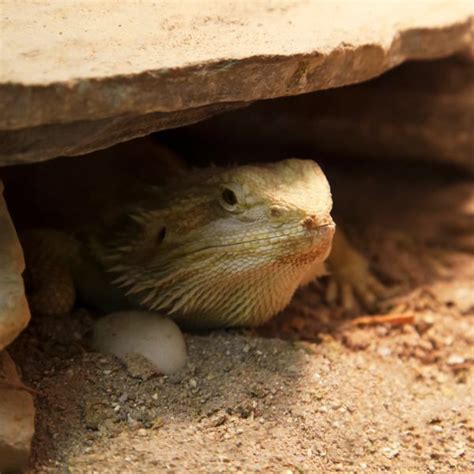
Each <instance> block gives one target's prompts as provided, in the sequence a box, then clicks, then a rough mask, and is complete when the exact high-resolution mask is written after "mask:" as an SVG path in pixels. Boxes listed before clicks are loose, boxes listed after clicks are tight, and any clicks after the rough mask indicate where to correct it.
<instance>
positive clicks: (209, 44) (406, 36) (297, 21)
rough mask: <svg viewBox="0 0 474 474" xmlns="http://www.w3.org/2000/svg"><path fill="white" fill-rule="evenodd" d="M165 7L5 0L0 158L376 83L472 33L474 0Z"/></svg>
mask: <svg viewBox="0 0 474 474" xmlns="http://www.w3.org/2000/svg"><path fill="white" fill-rule="evenodd" d="M165 6H166V8H164V6H163V4H162V3H160V4H152V3H146V2H145V3H141V4H140V5H139V7H138V6H137V5H135V4H130V3H127V2H121V3H117V4H114V5H113V7H112V6H111V5H109V4H107V3H96V4H91V3H90V2H86V1H78V2H74V3H68V4H63V3H61V4H58V3H54V2H53V3H50V4H37V3H29V4H26V5H24V6H23V7H22V8H17V6H16V5H15V4H14V3H7V4H5V5H4V6H3V9H2V13H3V15H4V21H3V24H2V26H3V41H4V44H5V45H6V47H5V48H4V51H3V52H4V54H3V58H2V63H1V67H0V70H1V71H2V72H1V74H0V130H1V131H0V142H1V143H2V147H1V155H0V165H1V164H12V163H19V162H31V161H39V160H44V159H48V158H52V157H55V156H58V155H75V154H83V153H86V152H90V151H93V150H95V149H99V148H105V147H108V146H111V145H113V144H114V143H117V142H120V141H125V140H128V139H131V138H133V137H137V136H142V135H146V134H148V133H150V132H152V131H156V130H161V129H164V128H169V127H176V126H180V125H184V124H188V123H192V122H194V121H198V120H202V119H203V118H205V117H207V116H210V115H212V114H215V113H216V112H221V111H223V110H226V109H228V108H230V107H235V106H239V105H242V104H243V103H249V102H252V101H255V100H260V99H268V98H275V97H281V96H289V95H296V94H302V93H305V92H311V91H316V90H321V89H328V88H333V87H339V86H343V85H347V84H353V83H357V82H361V81H365V80H368V79H371V78H373V77H375V76H378V75H380V74H381V73H383V72H385V71H387V70H388V69H390V68H392V67H394V66H396V65H398V64H400V63H402V62H404V61H405V60H407V59H432V58H439V57H444V56H449V55H451V54H453V53H455V52H457V51H460V50H464V49H466V48H468V47H469V46H470V45H471V42H472V17H471V15H472V6H471V4H470V2H467V1H456V2H453V1H450V0H437V1H431V2H412V1H409V0H403V1H400V0H398V1H386V2H373V3H371V4H370V9H367V8H361V4H360V3H358V2H345V1H342V0H326V1H319V2H299V1H296V0H279V1H276V2H272V3H270V4H269V3H266V2H263V3H262V2H236V3H235V5H234V8H233V9H229V8H228V5H227V4H226V3H225V2H218V1H211V0H207V1H206V2H205V5H203V2H198V3H194V2H190V3H188V4H186V8H183V5H182V3H181V2H168V3H166V4H165ZM25 32H27V33H28V34H25ZM31 38H35V41H34V42H32V41H31Z"/></svg>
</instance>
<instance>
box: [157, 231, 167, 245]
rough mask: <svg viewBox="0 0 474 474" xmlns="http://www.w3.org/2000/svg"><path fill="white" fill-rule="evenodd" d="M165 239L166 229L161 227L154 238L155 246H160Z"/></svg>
mask: <svg viewBox="0 0 474 474" xmlns="http://www.w3.org/2000/svg"><path fill="white" fill-rule="evenodd" d="M165 237H166V227H162V228H161V229H160V231H159V232H158V235H157V236H156V244H157V245H161V244H162V243H163V240H165Z"/></svg>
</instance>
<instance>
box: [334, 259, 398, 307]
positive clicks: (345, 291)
mask: <svg viewBox="0 0 474 474" xmlns="http://www.w3.org/2000/svg"><path fill="white" fill-rule="evenodd" d="M357 257H360V258H361V259H362V261H360V262H359V261H357V262H352V263H351V264H350V265H348V266H347V267H342V268H341V267H337V268H331V270H332V271H331V275H330V278H329V282H328V285H327V288H326V294H325V297H326V301H327V303H328V304H331V305H335V304H337V303H340V304H341V305H342V307H343V308H344V310H347V311H350V310H353V309H354V308H356V307H357V302H359V303H361V304H362V305H363V306H364V308H366V309H374V307H375V306H376V304H377V302H378V300H380V299H383V298H384V297H386V296H388V294H389V289H388V288H387V287H386V286H384V285H383V284H382V283H381V282H380V281H379V280H378V279H377V278H376V277H375V276H374V275H372V273H371V272H370V269H369V268H368V265H367V262H366V261H365V259H363V257H362V256H361V255H358V254H357ZM357 260H358V259H357ZM354 263H355V264H354Z"/></svg>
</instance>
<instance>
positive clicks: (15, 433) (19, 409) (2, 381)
mask: <svg viewBox="0 0 474 474" xmlns="http://www.w3.org/2000/svg"><path fill="white" fill-rule="evenodd" d="M21 386H22V385H21V380H20V377H19V376H18V373H17V371H16V367H15V363H14V362H13V360H12V359H11V358H10V356H9V355H8V353H7V352H6V351H3V352H0V472H12V471H19V470H21V469H24V468H25V467H26V466H27V464H28V459H29V455H30V445H31V438H32V437H33V434H34V418H35V407H34V403H33V397H32V396H31V395H30V394H29V393H28V392H27V391H25V390H23V389H21Z"/></svg>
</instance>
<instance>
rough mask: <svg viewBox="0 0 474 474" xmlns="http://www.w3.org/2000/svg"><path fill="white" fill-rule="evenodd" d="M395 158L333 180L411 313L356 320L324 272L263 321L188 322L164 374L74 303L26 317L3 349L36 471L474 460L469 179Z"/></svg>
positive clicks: (400, 308) (370, 252) (388, 304)
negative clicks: (112, 350)
mask: <svg viewBox="0 0 474 474" xmlns="http://www.w3.org/2000/svg"><path fill="white" fill-rule="evenodd" d="M397 166H398V165H397ZM397 166H395V168H394V169H390V168H389V167H388V166H387V165H385V164H384V166H383V167H377V166H375V165H373V164H371V165H367V166H366V167H365V168H357V169H355V167H354V169H353V170H349V171H350V172H347V169H345V172H344V173H343V175H344V176H346V177H350V178H351V182H350V183H349V182H346V180H345V179H343V180H339V184H338V182H337V180H335V183H336V185H335V196H337V201H338V202H337V204H340V205H341V208H343V209H345V210H346V212H341V216H342V217H340V219H343V222H345V223H346V224H348V227H349V229H350V231H351V235H352V238H353V240H354V242H355V244H356V245H357V246H358V248H360V249H361V250H362V251H364V252H365V253H366V255H367V256H368V257H369V258H370V261H371V263H372V265H373V269H374V271H375V272H376V274H377V275H378V276H379V277H380V278H381V279H382V280H383V281H384V282H385V283H386V284H387V285H389V286H390V287H391V288H395V289H396V290H397V296H395V297H393V298H391V299H390V300H388V301H385V302H384V303H383V304H382V305H381V307H380V308H379V312H380V313H381V314H386V313H387V311H389V310H391V311H393V312H396V313H401V314H402V315H404V316H405V323H406V324H400V322H403V321H394V322H392V324H369V325H355V324H353V323H351V318H352V317H353V316H354V315H356V313H354V314H347V313H344V312H343V311H342V310H341V309H340V308H338V307H328V306H327V305H326V304H325V303H324V298H323V297H322V295H323V293H324V291H323V290H324V286H325V282H324V281H322V282H321V283H320V284H319V286H316V285H313V286H310V287H308V288H306V289H305V290H303V291H301V292H300V293H299V294H298V295H297V296H296V297H295V299H294V302H293V303H292V305H291V306H290V307H289V308H288V309H287V310H286V311H285V312H284V314H281V315H279V316H278V317H277V318H275V320H274V321H272V322H271V323H270V324H269V325H267V326H266V327H264V328H262V329H260V330H258V331H216V332H212V333H208V334H187V335H186V341H187V344H188V350H189V362H188V364H187V367H186V368H185V369H184V370H183V371H182V372H180V373H178V374H176V375H173V376H167V377H166V376H159V375H157V374H153V373H150V371H149V370H147V368H144V369H143V370H140V367H139V366H138V367H137V366H135V367H131V366H129V367H124V366H123V365H122V364H121V363H120V362H119V361H118V360H117V359H115V358H113V357H111V356H104V355H101V354H97V353H93V352H90V350H89V349H88V348H87V345H86V343H85V339H84V338H83V337H82V336H83V334H84V332H85V331H86V330H87V328H88V327H89V324H90V320H91V316H90V315H88V314H87V313H86V312H85V311H83V310H78V311H77V312H76V313H75V314H73V315H71V317H70V318H67V319H62V320H53V321H51V320H47V319H40V318H36V319H34V321H33V323H32V324H31V326H30V327H29V328H28V330H27V331H26V332H25V333H24V334H23V335H22V337H21V338H20V339H19V340H18V341H17V342H16V343H15V345H14V347H13V351H12V355H13V356H14V358H15V360H16V361H17V363H18V364H19V365H20V367H21V368H22V371H23V376H24V381H25V383H27V384H28V385H30V386H31V387H33V388H34V389H36V390H38V391H39V392H40V395H39V396H37V399H36V406H37V433H36V436H35V439H34V445H33V458H32V463H31V472H51V471H54V472H69V471H71V472H101V473H102V472H163V471H166V472H193V471H200V472H203V471H205V472H238V471H240V472H251V471H265V472H267V471H268V472H288V473H290V472H293V473H297V472H314V471H320V472H321V471H324V472H335V471H343V472H374V471H381V470H387V471H397V470H401V471H406V470H409V469H411V470H416V471H417V472H425V471H428V472H446V471H448V470H456V471H458V472H468V471H471V472H472V471H473V470H474V454H473V450H472V444H473V442H474V434H473V428H474V419H473V413H474V407H473V405H474V401H473V397H472V394H473V393H474V384H473V378H472V365H473V361H474V351H473V347H474V328H473V324H472V323H473V316H474V254H473V250H474V228H473V222H474V220H473V215H474V186H473V182H472V180H469V179H467V178H465V177H462V176H461V177H460V176H450V173H448V172H446V171H445V170H434V171H433V172H430V173H426V169H427V166H428V165H424V166H423V167H422V168H421V170H420V169H416V167H413V168H412V167H410V166H407V167H405V168H404V169H403V170H402V171H400V169H401V168H400V167H399V166H398V167H397ZM376 168H377V170H375V169H376ZM382 168H383V169H382ZM427 174H429V176H427ZM361 190H363V192H361ZM344 203H346V205H345V206H344ZM361 314H363V311H362V310H360V311H358V312H357V315H361Z"/></svg>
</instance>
